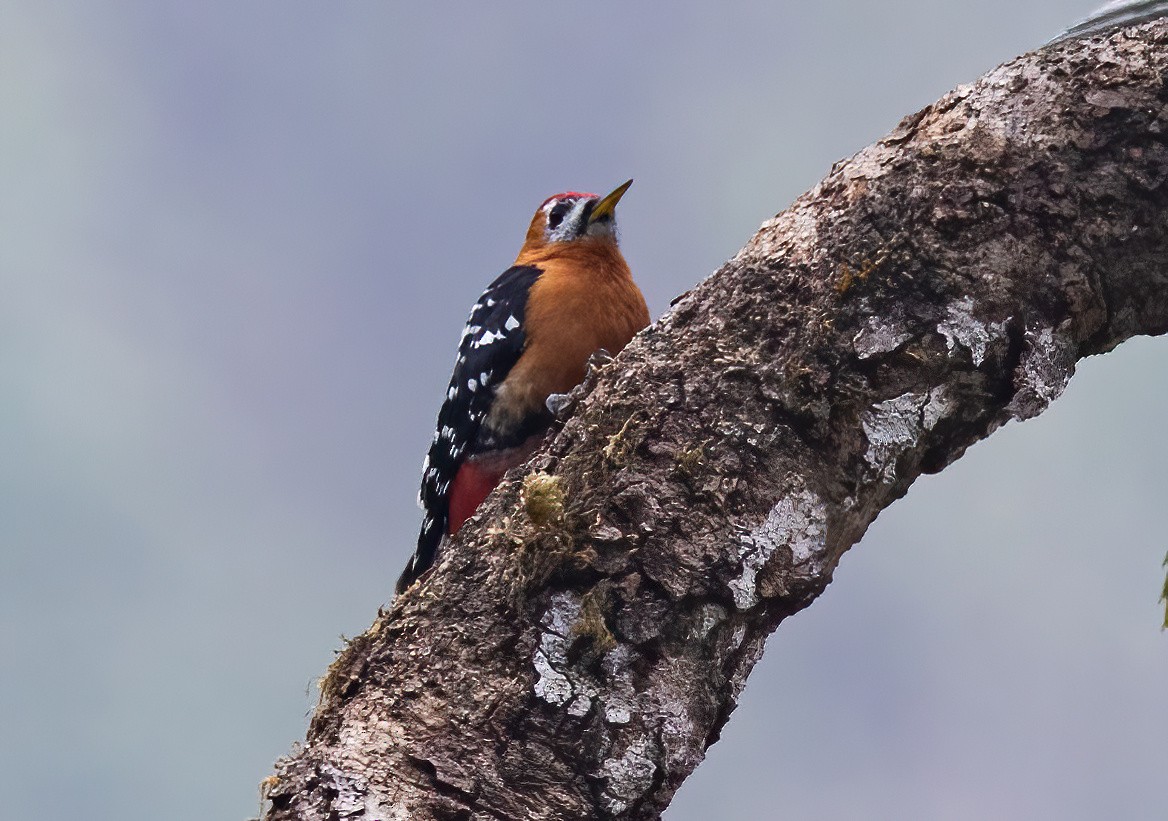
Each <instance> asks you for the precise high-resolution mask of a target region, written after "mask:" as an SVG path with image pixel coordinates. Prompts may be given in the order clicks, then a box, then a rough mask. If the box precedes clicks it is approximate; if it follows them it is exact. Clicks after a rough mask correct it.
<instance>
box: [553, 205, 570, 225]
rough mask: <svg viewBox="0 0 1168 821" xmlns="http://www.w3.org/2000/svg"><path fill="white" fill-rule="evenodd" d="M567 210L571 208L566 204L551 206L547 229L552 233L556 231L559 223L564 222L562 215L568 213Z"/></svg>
mask: <svg viewBox="0 0 1168 821" xmlns="http://www.w3.org/2000/svg"><path fill="white" fill-rule="evenodd" d="M569 208H571V205H570V204H569V203H566V202H557V203H556V204H555V205H554V206H552V210H551V211H550V212H549V213H548V228H550V229H551V230H553V231H554V230H556V228H558V227H559V226H560V223H561V222H563V221H564V215H566V214H567V213H568V209H569Z"/></svg>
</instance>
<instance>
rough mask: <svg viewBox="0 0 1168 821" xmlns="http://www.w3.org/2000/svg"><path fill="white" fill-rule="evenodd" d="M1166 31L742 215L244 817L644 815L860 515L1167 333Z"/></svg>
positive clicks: (1064, 62)
mask: <svg viewBox="0 0 1168 821" xmlns="http://www.w3.org/2000/svg"><path fill="white" fill-rule="evenodd" d="M1166 43H1168V23H1166V22H1163V21H1158V22H1153V23H1149V24H1145V25H1142V26H1139V27H1136V28H1130V29H1126V30H1122V31H1119V32H1114V33H1112V34H1110V35H1108V36H1096V37H1094V38H1092V39H1088V40H1074V41H1069V42H1064V43H1060V44H1057V45H1055V46H1052V47H1050V48H1048V49H1045V50H1041V51H1038V52H1035V53H1032V54H1029V55H1026V56H1024V57H1021V58H1019V59H1017V60H1015V61H1013V62H1011V63H1009V64H1007V65H1004V66H1001V67H999V68H997V69H995V70H993V71H991V72H990V73H988V74H987V75H985V76H984V77H982V78H981V79H980V80H978V81H977V82H976V83H974V84H973V85H970V86H965V87H961V88H958V89H957V90H955V91H953V92H952V93H950V94H948V95H946V96H945V97H943V98H942V99H941V100H939V101H938V102H937V103H935V104H934V105H932V106H929V107H928V108H926V109H925V110H923V111H921V112H919V113H917V114H914V115H912V116H910V117H908V118H906V119H905V120H904V121H903V122H902V123H901V124H900V125H899V126H898V127H897V128H896V130H895V131H894V132H893V133H892V134H890V135H889V136H887V137H886V138H884V139H883V140H881V141H879V142H878V143H876V144H874V145H872V146H870V147H869V148H867V149H865V150H863V151H861V152H860V153H859V154H857V155H856V156H854V157H852V158H851V159H849V160H847V161H845V162H841V163H838V164H837V165H836V166H835V167H834V168H833V169H832V170H831V173H830V174H829V175H828V176H827V177H826V179H824V180H823V181H822V182H821V183H820V184H819V185H818V186H817V187H816V188H815V189H814V190H812V191H810V192H809V193H807V194H806V195H804V196H803V197H801V198H800V199H799V200H798V201H796V202H795V203H794V205H792V206H791V207H790V208H789V209H788V210H787V211H785V212H783V213H782V214H780V215H778V216H777V217H775V218H774V219H772V220H770V221H769V222H767V223H766V224H764V225H763V226H762V228H761V230H760V231H759V232H758V234H757V235H756V236H755V237H754V238H753V239H752V240H751V241H750V243H749V244H748V245H747V246H746V247H745V248H744V249H743V250H742V251H741V252H740V253H739V254H738V255H737V256H736V257H734V258H733V259H732V260H730V261H729V262H727V263H726V264H725V265H724V266H723V267H722V268H721V269H720V270H718V271H717V272H716V273H715V274H714V275H713V276H712V277H710V278H709V279H708V280H707V281H706V282H704V283H703V284H702V285H700V286H699V287H697V288H695V289H694V290H693V291H692V292H690V293H688V294H686V295H685V296H684V297H682V298H681V299H680V300H679V301H677V302H676V303H675V305H674V307H673V308H672V309H671V310H670V311H669V312H668V313H667V314H666V315H665V316H664V317H662V319H661V320H660V321H659V322H658V323H657V324H656V325H654V326H653V327H652V328H650V329H649V330H647V331H646V332H644V333H643V334H641V335H640V336H639V337H638V338H637V339H636V340H635V341H634V342H633V343H632V344H631V345H630V346H629V347H628V348H627V349H626V351H625V352H624V353H623V354H622V355H621V356H620V357H619V358H617V359H616V360H615V362H613V363H611V364H607V365H604V366H602V367H599V368H598V369H597V370H596V371H595V372H594V373H593V374H592V376H591V377H590V379H589V381H588V382H587V383H586V384H585V386H582V387H581V388H580V389H578V390H577V392H576V394H574V396H576V398H577V400H578V404H577V406H576V407H575V409H574V412H572V413H571V414H570V418H568V420H567V421H566V423H565V425H564V427H563V430H562V431H561V432H560V433H559V435H558V436H557V437H556V438H555V439H554V441H552V442H551V443H550V444H549V445H548V446H546V447H545V449H544V451H543V452H542V453H541V454H540V455H538V456H537V457H536V458H535V460H534V461H533V462H532V463H531V464H529V465H528V466H527V467H526V468H525V469H523V470H521V471H517V472H515V473H514V475H513V476H512V477H511V479H510V480H509V481H508V482H507V483H505V484H504V485H503V487H502V488H501V490H500V492H497V493H496V494H495V495H494V496H493V498H492V500H491V501H490V502H489V504H488V505H487V506H486V508H485V510H483V511H482V512H481V514H480V515H479V516H478V517H477V520H475V521H473V522H472V523H471V524H469V525H468V526H467V527H465V528H464V529H463V531H462V533H461V534H460V536H459V538H458V540H457V541H456V542H455V544H454V545H453V546H452V547H451V548H450V549H449V550H448V551H447V552H446V554H445V557H444V559H443V561H442V562H441V564H440V565H439V566H438V568H437V569H436V570H435V571H434V572H433V573H431V574H430V576H429V577H428V578H426V579H425V580H424V582H423V583H422V584H420V585H417V586H415V587H414V588H413V589H411V590H410V591H409V592H407V593H406V594H405V595H403V596H401V597H399V598H398V599H397V600H396V601H394V602H393V604H392V606H391V607H390V608H389V609H388V610H385V611H383V612H381V613H380V614H379V615H378V617H377V619H376V621H375V622H374V624H373V626H372V627H371V628H370V629H369V631H368V632H366V633H365V634H364V635H362V636H359V637H358V638H356V639H354V640H353V641H352V642H351V643H350V644H349V645H348V647H346V648H345V650H344V651H343V652H342V653H341V654H340V656H339V657H338V658H337V660H336V661H335V663H334V664H333V665H332V667H331V668H330V670H329V672H328V675H327V676H326V678H325V679H324V681H323V683H322V688H321V689H322V692H321V702H320V705H319V707H318V708H317V710H316V713H315V715H314V717H313V719H312V723H311V727H310V729H309V731H308V738H307V742H306V743H305V744H304V745H303V746H300V747H298V748H297V749H296V750H295V751H294V752H293V753H292V754H291V755H290V756H288V757H286V758H284V759H281V760H280V761H279V762H278V764H277V767H276V774H275V776H273V777H272V778H270V779H268V781H267V786H268V796H269V798H270V800H271V803H270V806H269V809H268V812H267V817H268V818H269V819H272V820H273V821H276V819H293V818H294V819H338V818H340V819H362V818H363V819H406V818H417V819H428V818H435V819H587V818H610V817H616V818H636V819H648V818H656V817H657V816H658V815H659V814H660V812H661V811H662V809H663V808H664V807H665V806H666V805H667V804H668V803H669V800H670V798H671V797H672V795H673V793H674V791H675V790H676V789H677V788H678V786H679V785H680V784H681V782H682V780H683V779H685V777H686V776H687V775H689V773H690V772H691V771H692V770H693V768H694V767H696V766H697V764H698V763H699V762H700V761H701V760H702V757H703V755H704V753H705V750H706V748H707V746H708V745H710V744H711V743H713V742H714V741H715V740H716V739H717V738H718V733H719V730H720V729H721V727H722V725H723V724H724V723H725V722H726V720H727V717H728V716H729V714H730V712H731V710H732V709H733V708H734V705H735V700H736V698H737V696H738V694H739V692H740V690H741V688H742V686H743V684H744V682H745V680H746V676H747V674H748V673H749V672H750V670H751V668H752V667H753V665H754V663H755V662H756V661H757V659H758V658H759V655H760V653H761V652H762V647H763V642H764V640H765V638H766V637H767V635H768V634H769V633H770V632H771V631H772V630H774V629H775V627H776V626H777V625H778V624H779V622H781V621H782V620H783V619H784V618H785V617H786V616H788V615H790V614H792V613H795V612H796V611H798V610H800V609H802V608H804V607H806V606H807V605H808V604H809V603H810V602H811V601H812V600H813V599H814V598H815V597H816V596H817V595H819V593H820V592H822V591H823V589H824V587H825V586H826V585H827V583H828V582H829V581H830V579H831V574H832V571H833V569H834V568H835V566H836V563H837V562H838V560H839V558H840V555H841V554H842V553H843V552H844V551H845V550H847V549H848V548H849V547H850V546H851V545H852V544H854V543H855V542H856V541H857V540H858V539H859V538H860V537H861V536H862V535H863V534H864V531H865V529H866V528H867V527H868V525H869V524H870V523H871V522H872V520H873V519H874V518H875V517H876V515H877V514H878V513H879V512H880V511H881V510H882V509H883V508H884V507H886V506H887V505H888V504H890V503H891V502H892V501H894V500H895V499H897V498H899V497H900V496H902V495H903V494H904V493H905V492H906V490H907V489H908V487H909V485H910V484H911V483H912V482H913V480H914V479H915V478H916V477H917V476H919V475H920V474H921V473H927V472H934V471H938V470H940V469H942V468H943V467H945V466H946V465H948V464H949V463H950V462H952V461H953V460H955V459H957V458H958V457H959V456H961V454H962V453H963V452H964V451H965V449H966V448H967V447H969V445H970V444H972V443H973V442H975V441H977V440H979V439H981V438H983V437H985V436H987V435H989V434H990V433H991V432H992V431H994V430H995V429H996V428H997V427H998V426H1000V425H1002V424H1003V423H1005V422H1006V421H1008V420H1010V419H1026V418H1029V417H1032V416H1034V415H1035V414H1038V413H1040V412H1041V411H1042V410H1043V409H1044V408H1045V407H1046V406H1047V404H1048V403H1049V402H1050V401H1051V400H1053V399H1055V398H1056V397H1058V396H1059V394H1060V393H1061V392H1062V390H1063V387H1064V386H1065V384H1066V382H1067V380H1068V379H1069V378H1070V376H1071V373H1072V372H1073V370H1074V367H1075V362H1076V360H1077V359H1079V358H1080V357H1084V356H1088V355H1091V354H1097V353H1101V352H1104V351H1108V350H1110V349H1111V348H1113V347H1115V346H1116V345H1118V344H1119V343H1120V342H1122V341H1123V340H1125V339H1127V338H1129V337H1131V336H1133V335H1136V334H1159V333H1163V332H1164V331H1165V330H1166V329H1168V272H1166V270H1165V264H1164V261H1165V259H1168V210H1166V208H1165V206H1166V204H1168V185H1166V184H1165V180H1166V178H1168V85H1166V79H1168V49H1166V48H1165V44H1166ZM391 581H392V578H391V575H387V576H386V585H387V588H386V589H387V590H388V589H389V584H390V582H391Z"/></svg>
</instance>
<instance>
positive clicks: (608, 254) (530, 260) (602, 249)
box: [515, 237, 632, 278]
mask: <svg viewBox="0 0 1168 821" xmlns="http://www.w3.org/2000/svg"><path fill="white" fill-rule="evenodd" d="M549 262H551V263H557V264H562V263H570V264H572V265H580V266H583V268H584V270H587V271H589V272H591V273H592V274H593V275H594V276H596V275H600V276H604V275H608V276H613V277H618V278H625V277H628V278H631V277H632V274H631V273H630V271H629V266H628V263H627V262H625V258H624V257H623V256H622V255H621V252H620V248H619V247H617V244H616V242H614V241H613V240H612V239H610V238H608V237H582V238H580V239H575V240H572V241H571V242H554V243H551V244H544V245H531V244H528V245H524V246H523V249H522V250H521V251H520V252H519V256H518V257H516V258H515V264H516V265H532V266H535V267H537V268H538V267H542V266H544V265H546V264H547V263H549Z"/></svg>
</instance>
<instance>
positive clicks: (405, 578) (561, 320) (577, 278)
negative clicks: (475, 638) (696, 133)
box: [397, 180, 649, 593]
mask: <svg viewBox="0 0 1168 821" xmlns="http://www.w3.org/2000/svg"><path fill="white" fill-rule="evenodd" d="M632 184H633V181H632V180H629V181H628V182H626V183H624V184H623V185H621V186H619V187H618V188H617V189H616V190H614V191H613V192H612V193H610V194H608V195H607V196H605V197H598V196H596V195H595V194H585V193H582V192H579V191H567V192H565V193H562V194H556V195H555V196H552V197H548V198H547V199H546V200H544V202H543V204H542V205H540V207H539V209H538V210H537V211H536V212H535V216H534V217H532V220H531V225H530V227H529V228H528V229H527V237H526V240H525V241H524V243H523V247H522V249H520V251H519V256H517V257H516V258H515V264H514V265H512V266H511V267H510V268H508V269H507V270H506V271H504V272H503V273H502V274H501V275H500V276H499V277H498V279H496V280H495V281H494V282H492V283H491V284H490V285H489V286H487V290H485V291H483V294H482V296H480V297H479V299H478V302H476V303H475V305H474V307H473V308H471V311H470V318H469V319H468V320H467V322H466V328H465V329H464V330H463V332H462V339H461V341H460V342H459V344H458V358H457V359H456V360H455V363H454V374H453V375H452V376H451V377H450V385H449V387H447V389H446V398H445V401H444V402H443V403H442V408H441V409H440V410H439V412H438V425H437V429H436V430H435V432H434V438H433V440H432V441H431V443H430V451H429V453H428V455H427V456H426V461H425V463H424V464H423V465H422V488H421V490H420V491H419V493H418V503H419V504H420V505H421V507H422V509H423V510H424V511H425V513H424V516H423V518H422V529H421V533H419V535H418V547H417V550H416V551H415V552H414V555H413V556H412V557H411V558H410V560H409V563H408V564H407V565H406V569H405V570H404V571H403V572H402V574H401V578H399V579H398V581H397V592H398V593H401V592H402V591H403V590H405V589H406V588H408V587H409V586H410V585H411V584H413V583H414V582H415V581H416V580H417V578H418V577H419V576H420V575H421V574H422V573H424V572H425V571H426V570H427V569H428V568H429V567H430V566H431V565H433V564H434V561H435V559H436V558H437V555H438V551H439V549H440V547H441V544H442V541H443V539H445V538H446V537H447V536H453V535H454V534H455V533H457V532H458V529H459V528H460V527H462V524H463V522H465V521H466V520H467V519H469V518H470V517H471V516H473V515H474V512H475V509H476V508H477V507H478V506H479V505H480V504H481V503H482V501H483V500H484V499H486V497H487V495H488V494H489V493H490V492H491V490H493V489H494V487H495V485H497V484H498V483H499V480H500V479H502V478H503V474H504V473H506V472H507V471H508V470H510V469H511V468H513V467H516V466H517V465H520V464H522V463H523V462H524V461H526V459H527V457H528V456H530V455H531V454H532V453H533V452H534V451H535V449H536V447H538V445H539V443H540V442H541V441H542V440H543V437H544V435H545V434H546V433H547V430H548V428H549V427H550V426H551V423H552V414H551V412H550V411H549V410H548V407H547V399H548V397H549V396H550V395H552V394H563V393H567V392H568V391H570V390H571V389H572V388H573V387H575V386H576V385H578V384H579V383H580V382H581V380H583V378H584V371H585V367H586V365H587V362H588V358H589V357H590V356H591V355H592V354H593V353H594V352H596V351H598V350H600V349H604V350H606V351H608V352H609V353H611V354H616V353H617V352H618V351H620V350H621V349H622V348H623V347H624V346H625V345H626V344H627V343H628V341H629V340H630V339H632V338H633V336H634V335H635V334H636V333H637V332H638V331H640V330H641V329H642V328H644V327H645V326H646V325H648V324H649V309H648V307H647V306H646V305H645V298H644V296H642V295H641V291H640V289H639V288H637V285H636V283H634V282H633V277H632V274H631V273H630V272H629V266H628V263H626V262H625V259H624V257H623V256H621V252H620V249H619V248H618V247H617V231H616V204H617V202H618V201H619V200H620V198H621V197H622V196H624V193H625V191H627V190H628V188H629V186H630V185H632Z"/></svg>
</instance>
